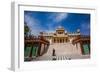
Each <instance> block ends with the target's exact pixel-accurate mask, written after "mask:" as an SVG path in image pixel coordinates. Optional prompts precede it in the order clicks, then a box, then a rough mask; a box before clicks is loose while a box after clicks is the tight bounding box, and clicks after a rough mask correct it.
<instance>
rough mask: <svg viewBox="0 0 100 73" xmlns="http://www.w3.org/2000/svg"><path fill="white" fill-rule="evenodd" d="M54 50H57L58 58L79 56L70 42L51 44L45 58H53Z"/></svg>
mask: <svg viewBox="0 0 100 73" xmlns="http://www.w3.org/2000/svg"><path fill="white" fill-rule="evenodd" d="M53 49H55V53H56V55H57V56H62V55H74V54H78V50H77V48H76V47H75V46H74V45H73V44H71V43H69V42H68V43H54V44H51V45H50V46H49V49H48V51H47V53H45V54H44V56H52V51H53Z"/></svg>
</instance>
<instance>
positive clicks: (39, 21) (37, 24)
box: [24, 11, 90, 35]
mask: <svg viewBox="0 0 100 73" xmlns="http://www.w3.org/2000/svg"><path fill="white" fill-rule="evenodd" d="M24 23H26V24H27V25H28V26H29V28H30V29H31V34H33V35H38V34H39V33H40V32H55V30H56V28H57V27H58V26H61V27H63V28H64V29H65V30H66V32H69V33H73V32H76V31H77V29H80V33H81V35H90V14H84V13H67V12H39V11H24Z"/></svg>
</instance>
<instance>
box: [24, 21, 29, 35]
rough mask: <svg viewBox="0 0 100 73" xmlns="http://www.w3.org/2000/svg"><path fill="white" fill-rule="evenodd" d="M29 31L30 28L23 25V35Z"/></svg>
mask: <svg viewBox="0 0 100 73" xmlns="http://www.w3.org/2000/svg"><path fill="white" fill-rule="evenodd" d="M29 31H30V28H29V27H28V26H27V24H26V23H25V25H24V34H25V35H26V36H27V35H28V32H29Z"/></svg>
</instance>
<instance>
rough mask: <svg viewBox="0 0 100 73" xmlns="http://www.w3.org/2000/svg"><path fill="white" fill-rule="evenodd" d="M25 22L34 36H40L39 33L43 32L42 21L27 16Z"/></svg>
mask: <svg viewBox="0 0 100 73" xmlns="http://www.w3.org/2000/svg"><path fill="white" fill-rule="evenodd" d="M25 22H26V23H27V25H28V26H29V28H30V29H31V33H32V34H33V35H38V34H39V32H41V31H42V28H41V23H40V21H39V20H37V19H35V18H34V17H31V16H30V15H28V14H26V15H25Z"/></svg>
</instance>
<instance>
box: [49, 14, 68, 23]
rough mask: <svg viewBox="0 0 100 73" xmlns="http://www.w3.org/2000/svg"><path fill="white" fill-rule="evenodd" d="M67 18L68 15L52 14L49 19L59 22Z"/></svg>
mask: <svg viewBox="0 0 100 73" xmlns="http://www.w3.org/2000/svg"><path fill="white" fill-rule="evenodd" d="M67 17H68V13H53V15H51V16H50V17H49V18H50V19H52V20H53V21H54V22H60V21H62V20H64V19H65V18H67Z"/></svg>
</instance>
